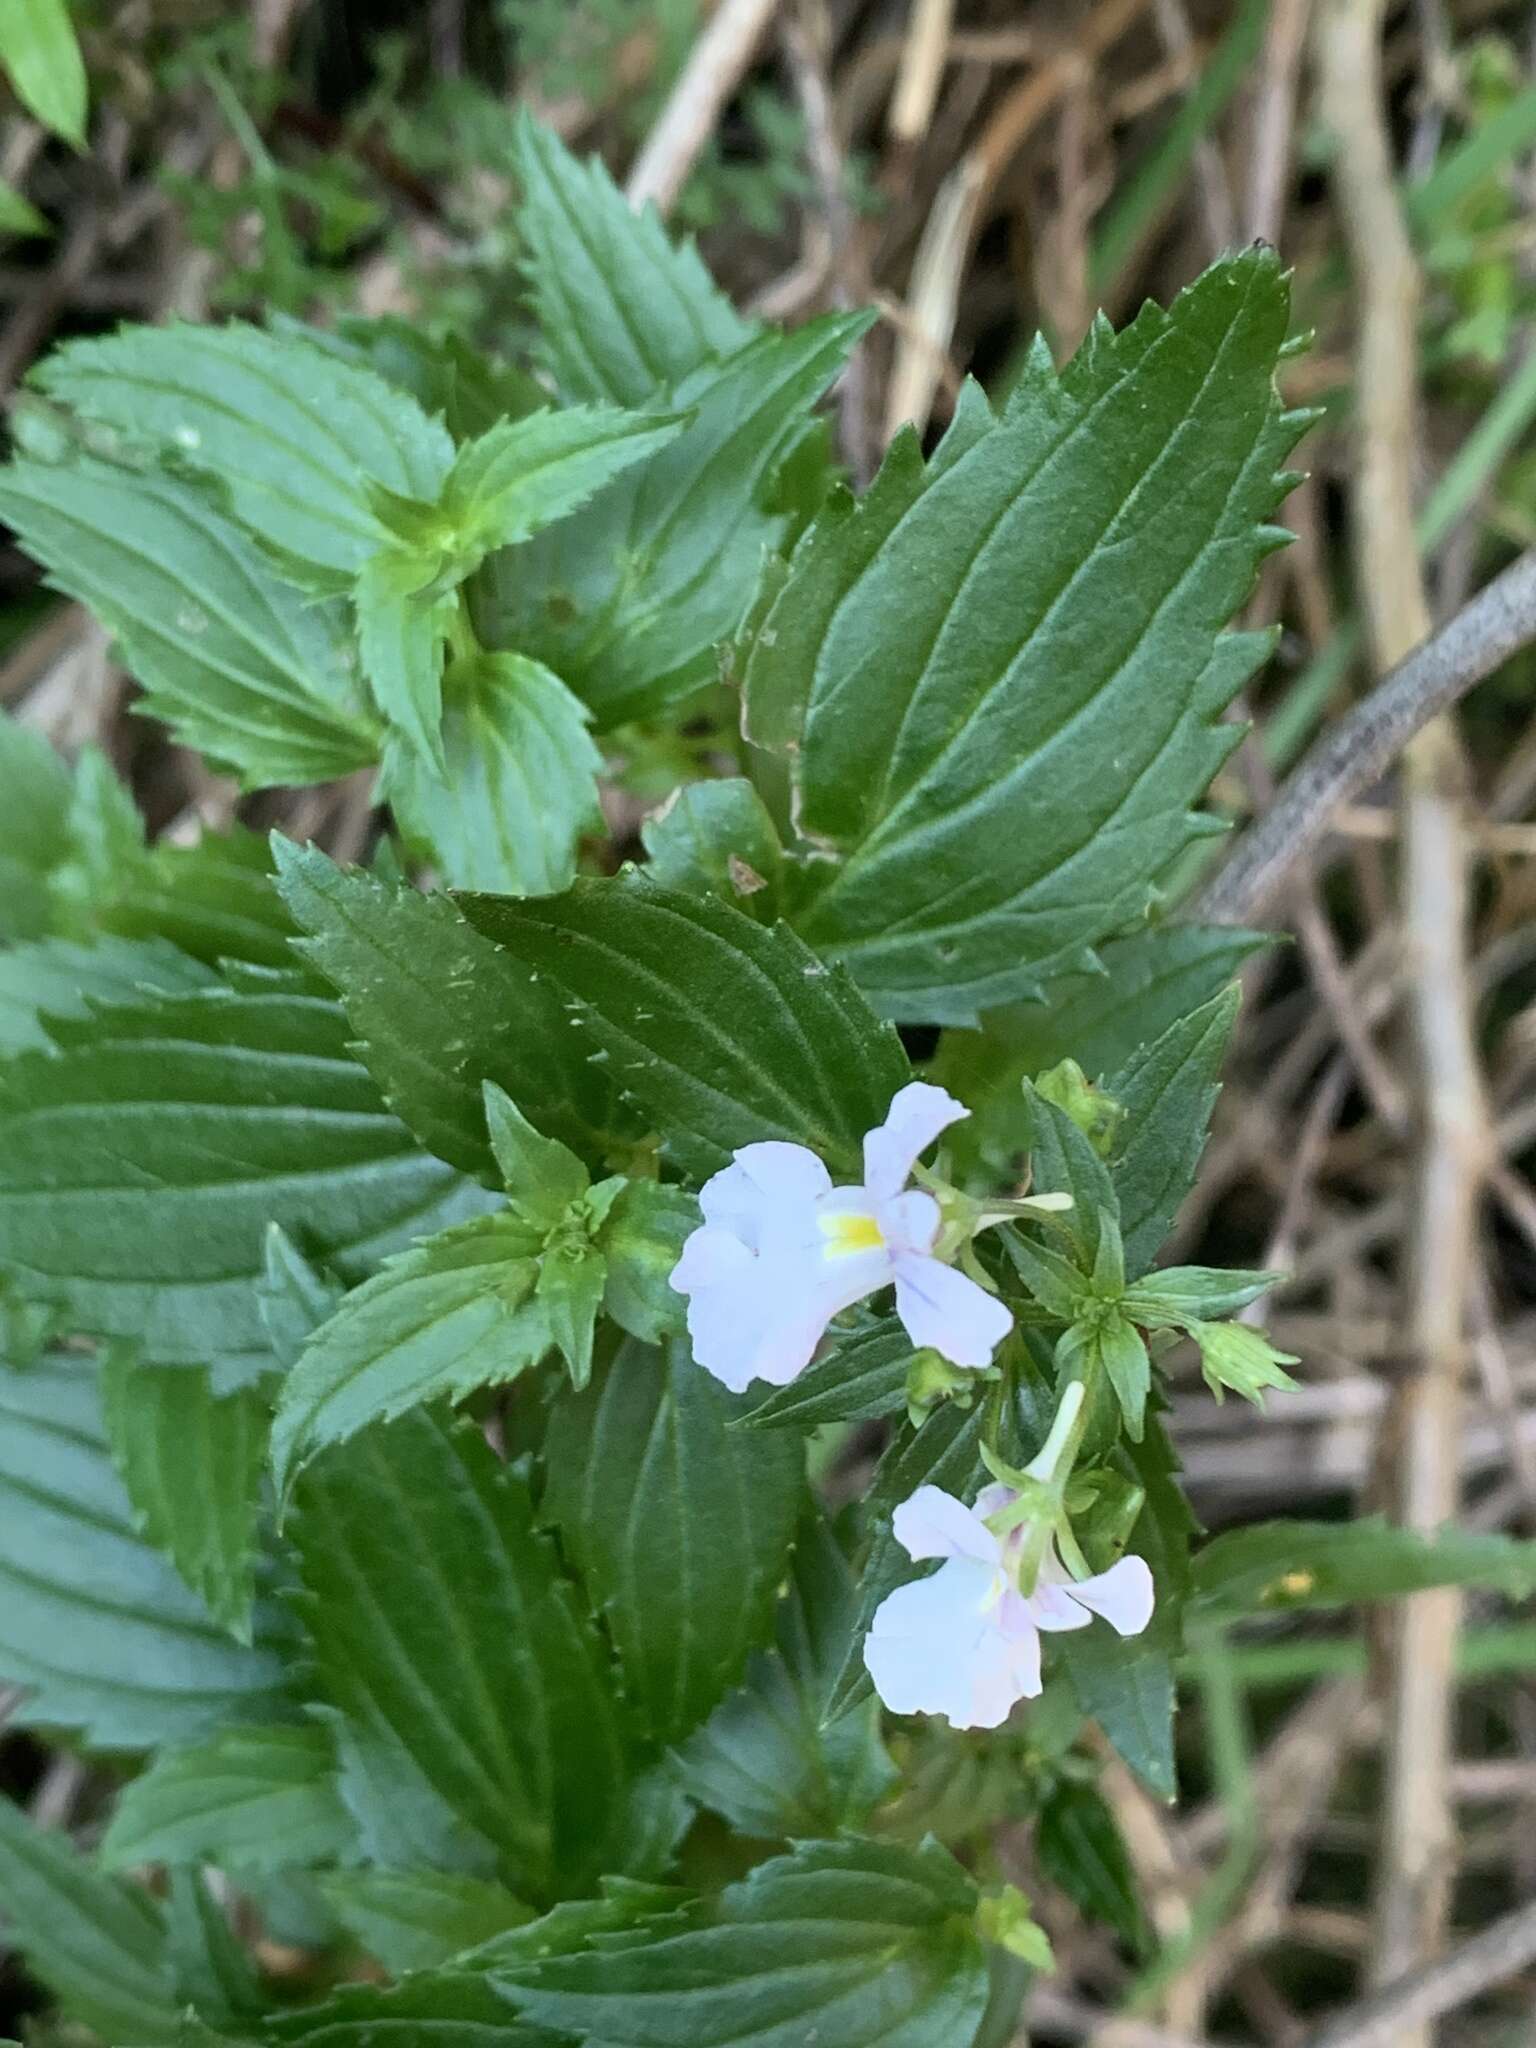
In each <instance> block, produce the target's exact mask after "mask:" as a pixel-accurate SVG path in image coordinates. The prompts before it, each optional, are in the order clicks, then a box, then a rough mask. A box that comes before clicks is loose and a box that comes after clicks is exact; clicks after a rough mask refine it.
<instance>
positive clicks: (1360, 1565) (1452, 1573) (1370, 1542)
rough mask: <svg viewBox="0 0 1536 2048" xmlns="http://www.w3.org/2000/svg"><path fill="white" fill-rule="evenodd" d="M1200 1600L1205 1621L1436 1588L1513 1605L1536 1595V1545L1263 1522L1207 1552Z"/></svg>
mask: <svg viewBox="0 0 1536 2048" xmlns="http://www.w3.org/2000/svg"><path fill="white" fill-rule="evenodd" d="M1193 1581H1194V1583H1193V1600H1194V1604H1195V1608H1196V1610H1197V1611H1199V1612H1200V1613H1202V1614H1207V1613H1209V1614H1220V1615H1222V1616H1238V1615H1243V1614H1254V1613H1261V1612H1269V1611H1271V1610H1277V1609H1285V1608H1294V1607H1345V1606H1349V1605H1350V1604H1351V1603H1353V1602H1354V1601H1357V1600H1390V1599H1393V1598H1395V1597H1396V1596H1397V1595H1399V1594H1402V1593H1416V1592H1419V1591H1420V1590H1421V1589H1423V1588H1424V1587H1426V1586H1481V1587H1484V1588H1486V1589H1487V1590H1488V1591H1490V1592H1498V1593H1504V1594H1507V1595H1508V1596H1509V1597H1510V1598H1511V1599H1515V1600H1523V1599H1528V1598H1529V1597H1530V1595H1531V1594H1532V1592H1536V1543H1529V1542H1526V1543H1521V1542H1517V1541H1515V1540H1514V1539H1513V1538H1511V1537H1508V1536H1498V1535H1485V1534H1483V1533H1481V1532H1479V1531H1476V1530H1471V1529H1451V1528H1447V1529H1442V1530H1440V1531H1438V1532H1437V1533H1436V1534H1435V1535H1433V1536H1422V1535H1420V1534H1419V1533H1418V1531H1417V1530H1413V1529H1399V1528H1395V1527H1394V1526H1393V1525H1392V1524H1391V1523H1389V1522H1386V1521H1383V1520H1382V1519H1381V1518H1380V1517H1379V1516H1373V1517H1371V1518H1370V1519H1369V1520H1366V1521H1360V1522H1257V1523H1255V1524H1253V1525H1252V1526H1251V1527H1249V1528H1246V1529H1233V1530H1230V1531H1229V1532H1228V1533H1227V1534H1226V1535H1225V1536H1218V1537H1217V1538H1216V1539H1215V1541H1214V1542H1212V1543H1207V1544H1206V1545H1205V1546H1204V1548H1203V1549H1201V1550H1200V1551H1198V1552H1197V1553H1196V1556H1195V1560H1194V1567H1193Z"/></svg>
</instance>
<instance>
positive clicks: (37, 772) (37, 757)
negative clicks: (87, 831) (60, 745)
mask: <svg viewBox="0 0 1536 2048" xmlns="http://www.w3.org/2000/svg"><path fill="white" fill-rule="evenodd" d="M70 795H71V791H70V779H69V774H68V771H67V770H66V768H65V766H64V763H63V762H62V761H61V760H60V759H59V757H58V755H57V754H56V753H55V752H54V750H53V748H52V747H51V746H49V744H48V742H47V740H45V739H44V738H43V736H42V734H41V733H37V732H33V731H32V730H31V728H30V727H29V726H25V725H22V724H21V723H20V722H19V721H18V720H17V719H15V718H13V717H12V716H11V714H10V713H9V712H8V711H3V710H0V939H6V940H11V941H14V940H18V939H41V938H43V937H45V936H46V935H47V934H48V932H49V931H51V930H52V928H53V921H54V906H53V899H52V895H51V892H50V890H49V887H48V878H49V875H50V874H51V872H52V870H53V869H54V868H56V867H58V866H59V865H60V863H61V862H63V861H64V860H66V859H67V858H68V856H69V850H70V837H69V811H70Z"/></svg>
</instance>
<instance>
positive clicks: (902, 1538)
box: [864, 1486, 1153, 1728]
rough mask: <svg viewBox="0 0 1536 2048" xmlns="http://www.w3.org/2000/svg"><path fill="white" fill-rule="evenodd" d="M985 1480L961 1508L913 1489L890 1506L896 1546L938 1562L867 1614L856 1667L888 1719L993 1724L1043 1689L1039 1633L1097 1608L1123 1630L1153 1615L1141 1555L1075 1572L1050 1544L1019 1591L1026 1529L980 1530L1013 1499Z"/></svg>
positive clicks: (1083, 1620) (1130, 1631) (943, 1496)
mask: <svg viewBox="0 0 1536 2048" xmlns="http://www.w3.org/2000/svg"><path fill="white" fill-rule="evenodd" d="M1018 1497H1019V1496H1018V1495H1017V1494H1016V1493H1015V1492H1014V1490H1013V1488H1012V1487H1009V1486H989V1487H987V1489H986V1490H985V1492H983V1493H982V1494H981V1495H980V1496H979V1497H978V1499H977V1502H976V1505H975V1507H974V1508H968V1507H966V1506H965V1505H964V1503H963V1502H961V1501H958V1500H956V1499H955V1498H954V1496H953V1495H952V1494H948V1493H943V1492H941V1491H940V1490H939V1488H938V1487H936V1486H920V1487H919V1488H918V1490H917V1492H916V1493H914V1494H913V1496H912V1498H911V1499H910V1500H908V1501H904V1502H903V1503H902V1505H901V1506H900V1507H899V1508H898V1509H897V1510H896V1513H895V1516H894V1518H893V1521H892V1527H893V1529H894V1531H895V1534H896V1539H897V1541H898V1542H899V1543H900V1544H901V1546H902V1548H903V1549H904V1550H905V1551H906V1552H907V1555H908V1556H909V1557H911V1558H912V1559H914V1560H917V1559H921V1558H929V1557H942V1558H943V1559H945V1563H944V1564H942V1565H941V1566H940V1568H939V1569H938V1571H936V1572H935V1573H934V1574H933V1575H932V1577H931V1578H926V1579H918V1580H917V1581H915V1582H914V1583H913V1584H912V1585H909V1586H898V1587H897V1589H896V1591H895V1592H894V1593H890V1594H888V1595H887V1596H886V1598H885V1599H884V1600H882V1601H881V1603H880V1605H879V1606H878V1607H877V1608H876V1609H875V1616H874V1620H873V1621H872V1623H871V1624H870V1630H869V1634H868V1635H867V1636H866V1637H865V1639H864V1662H865V1664H866V1665H867V1666H868V1669H869V1675H870V1677H871V1678H872V1679H873V1680H874V1682H875V1690H876V1692H878V1693H879V1695H880V1697H881V1699H882V1700H884V1702H885V1704H886V1705H887V1706H888V1707H889V1708H890V1709H891V1711H892V1712H893V1713H896V1714H943V1715H944V1716H945V1718H946V1719H947V1720H948V1721H949V1723H950V1725H951V1726H952V1727H955V1728H996V1727H997V1726H998V1725H999V1723H1001V1722H1003V1721H1005V1720H1006V1719H1007V1718H1008V1715H1009V1714H1010V1713H1011V1711H1012V1710H1013V1708H1014V1706H1015V1705H1016V1704H1017V1702H1018V1701H1019V1700H1029V1699H1034V1698H1035V1697H1036V1696H1037V1695H1038V1693H1039V1691H1040V1637H1041V1634H1042V1633H1043V1632H1049V1631H1051V1630H1053V1629H1073V1628H1087V1627H1088V1625H1089V1623H1090V1622H1091V1621H1092V1620H1093V1617H1094V1616H1095V1615H1096V1614H1098V1615H1102V1616H1103V1618H1104V1619H1105V1620H1106V1621H1107V1622H1108V1623H1109V1624H1110V1626H1111V1627H1112V1628H1114V1629H1116V1630H1117V1631H1118V1632H1119V1633H1120V1634H1121V1635H1122V1636H1134V1635H1140V1633H1141V1631H1142V1630H1143V1629H1144V1628H1145V1627H1146V1625H1147V1623H1148V1622H1149V1621H1150V1620H1151V1619H1152V1598H1153V1593H1152V1574H1151V1572H1150V1571H1149V1570H1148V1569H1147V1564H1146V1560H1145V1559H1144V1558H1140V1557H1122V1558H1121V1560H1120V1562H1119V1563H1118V1564H1115V1565H1111V1566H1110V1568H1109V1570H1108V1571H1107V1572H1099V1573H1097V1574H1096V1575H1095V1576H1094V1577H1092V1578H1086V1579H1074V1578H1073V1577H1072V1575H1071V1573H1070V1572H1068V1570H1067V1569H1066V1567H1065V1565H1063V1563H1062V1562H1061V1559H1060V1557H1059V1556H1058V1555H1057V1551H1056V1545H1055V1542H1054V1541H1047V1542H1046V1545H1045V1549H1044V1555H1043V1558H1042V1560H1041V1562H1040V1566H1039V1572H1038V1576H1037V1577H1036V1578H1035V1581H1034V1584H1033V1586H1032V1587H1031V1589H1030V1591H1029V1592H1028V1593H1024V1592H1022V1591H1021V1590H1020V1584H1019V1572H1020V1565H1021V1562H1022V1556H1023V1553H1024V1552H1025V1551H1026V1550H1027V1549H1028V1548H1029V1537H1030V1534H1031V1525H1030V1524H1029V1523H1028V1522H1024V1523H1021V1524H1018V1525H1016V1526H1015V1527H1013V1528H1012V1529H1009V1530H1008V1531H1007V1533H1006V1534H1005V1535H1003V1536H998V1535H997V1534H996V1533H995V1532H994V1531H993V1530H992V1529H991V1528H989V1527H988V1526H987V1524H988V1518H989V1517H996V1516H1000V1515H1001V1514H1002V1513H1003V1511H1005V1510H1006V1509H1008V1508H1010V1507H1011V1506H1012V1505H1013V1503H1014V1502H1015V1501H1016V1500H1017V1499H1018Z"/></svg>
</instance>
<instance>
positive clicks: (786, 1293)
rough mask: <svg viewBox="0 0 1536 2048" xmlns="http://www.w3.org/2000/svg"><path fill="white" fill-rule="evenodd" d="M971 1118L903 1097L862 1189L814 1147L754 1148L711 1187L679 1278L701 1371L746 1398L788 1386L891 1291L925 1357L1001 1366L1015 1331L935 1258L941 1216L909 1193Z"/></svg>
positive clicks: (912, 1089) (925, 1198)
mask: <svg viewBox="0 0 1536 2048" xmlns="http://www.w3.org/2000/svg"><path fill="white" fill-rule="evenodd" d="M969 1114H970V1112H969V1110H967V1109H966V1108H964V1106H963V1105H962V1104H960V1103H958V1102H956V1100H955V1099H954V1097H953V1096H952V1095H949V1094H947V1093H946V1092H945V1090H944V1089H942V1088H934V1087H930V1086H929V1085H928V1083H926V1082H924V1081H913V1082H911V1083H909V1084H908V1086H907V1087H905V1088H902V1089H900V1090H899V1091H898V1092H897V1094H896V1095H895V1096H894V1097H893V1099H892V1102H891V1107H890V1110H889V1112H888V1114H887V1116H886V1119H885V1122H884V1123H883V1124H881V1125H880V1126H879V1127H878V1129H876V1130H873V1131H871V1132H870V1133H869V1135H868V1136H867V1137H866V1138H865V1140H864V1184H863V1186H862V1187H843V1188H839V1187H834V1186H833V1185H832V1176H831V1175H830V1174H829V1173H828V1172H827V1169H826V1167H825V1166H824V1165H823V1164H822V1162H821V1161H820V1160H819V1159H818V1158H817V1156H816V1154H815V1153H814V1152H811V1151H808V1150H807V1148H806V1147H805V1146H804V1145H788V1144H784V1143H780V1142H773V1141H770V1142H767V1143H764V1144H759V1145H743V1146H742V1147H741V1149H740V1151H738V1152H737V1153H736V1155H735V1157H734V1159H733V1160H732V1163H731V1164H730V1165H729V1166H727V1167H725V1168H724V1169H723V1170H722V1171H721V1172H719V1173H717V1174H715V1175H714V1177H713V1178H712V1179H711V1180H708V1181H706V1182H705V1184H704V1187H703V1189H702V1191H701V1192H700V1195H699V1207H700V1209H701V1210H702V1212H703V1215H704V1221H703V1224H702V1225H701V1226H700V1228H699V1229H697V1230H696V1231H694V1233H693V1235H692V1236H691V1237H690V1238H689V1239H688V1242H687V1243H686V1244H685V1245H684V1246H683V1255H682V1257H681V1258H680V1259H679V1260H678V1262H677V1265H676V1266H675V1267H674V1268H673V1271H672V1286H673V1287H674V1288H675V1289H676V1290H677V1292H678V1293H679V1294H685V1295H687V1297H688V1334H689V1335H690V1336H691V1337H692V1339H693V1355H694V1357H695V1358H696V1359H697V1360H698V1362H699V1364H700V1365H702V1366H704V1367H705V1368H706V1370H708V1371H709V1372H712V1373H713V1374H714V1375H715V1377H716V1379H718V1380H723V1381H724V1383H725V1384H726V1386H728V1387H730V1388H732V1389H733V1390H734V1391H735V1392H737V1393H740V1392H741V1390H742V1389H743V1388H744V1387H746V1386H747V1384H748V1383H749V1382H750V1381H751V1380H754V1379H762V1380H768V1381H770V1382H772V1384H773V1385H775V1386H785V1385H787V1383H788V1382H789V1381H790V1380H792V1379H793V1378H794V1377H795V1375H796V1374H797V1373H799V1372H801V1371H803V1370H804V1368H805V1367H806V1366H807V1365H809V1363H810V1361H811V1356H812V1354H813V1353H814V1351H815V1349H816V1346H817V1345H818V1344H819V1343H820V1341H821V1338H822V1334H823V1332H824V1331H825V1330H826V1327H827V1325H828V1323H830V1322H831V1320H832V1318H833V1317H834V1316H835V1315H838V1314H840V1313H841V1311H842V1310H843V1309H845V1308H851V1307H852V1306H853V1304H854V1302H856V1301H862V1300H863V1299H864V1297H865V1296H866V1295H868V1294H873V1293H874V1292H875V1291H876V1289H877V1288H880V1287H885V1286H888V1285H889V1284H890V1283H891V1282H892V1281H894V1282H895V1285H896V1313H897V1314H898V1315H899V1316H900V1318H901V1320H902V1322H903V1323H904V1324H905V1326H906V1331H907V1335H908V1336H909V1337H910V1338H911V1339H912V1342H913V1344H914V1345H915V1346H917V1347H918V1348H919V1349H921V1348H922V1347H923V1346H925V1345H930V1346H932V1348H933V1349H934V1350H935V1351H938V1352H941V1353H942V1354H943V1355H944V1357H945V1358H947V1359H948V1360H949V1361H950V1363H951V1364H953V1365H962V1366H969V1367H973V1368H974V1367H979V1366H984V1365H986V1364H988V1363H989V1362H990V1360H991V1357H992V1353H993V1352H994V1350H996V1348H997V1346H998V1345H999V1344H1000V1343H1001V1342H1002V1340H1003V1338H1004V1337H1005V1336H1006V1335H1007V1334H1008V1331H1009V1330H1010V1329H1011V1328H1012V1326H1013V1318H1012V1317H1011V1316H1010V1315H1009V1313H1008V1311H1007V1309H1006V1308H1004V1306H1003V1304H1002V1303H1001V1302H1000V1301H998V1300H997V1298H996V1297H995V1296H994V1295H991V1294H988V1292H987V1291H986V1289H985V1288H984V1287H980V1286H978V1285H977V1283H976V1282H975V1281H974V1280H970V1279H967V1277H966V1276H965V1274H963V1273H959V1272H956V1270H955V1269H954V1267H953V1266H946V1265H945V1264H944V1263H943V1261H942V1260H940V1259H936V1258H934V1257H933V1256H932V1252H933V1247H934V1243H935V1241H936V1239H937V1237H938V1234H939V1221H940V1218H939V1205H938V1203H937V1202H936V1201H935V1200H934V1198H933V1196H932V1195H929V1194H925V1193H923V1192H922V1190H920V1189H909V1188H908V1187H907V1185H906V1182H907V1178H908V1176H909V1174H910V1173H911V1171H912V1168H913V1167H914V1165H915V1164H916V1163H917V1158H918V1155H919V1153H921V1152H922V1151H923V1150H924V1149H925V1148H926V1147H927V1146H929V1145H931V1144H932V1143H933V1141H934V1139H935V1138H936V1137H937V1136H938V1135H939V1133H940V1131H942V1130H944V1129H945V1128H946V1127H947V1126H948V1125H950V1124H952V1123H954V1122H955V1121H956V1120H957V1119H958V1118H960V1117H964V1116H968V1115H969Z"/></svg>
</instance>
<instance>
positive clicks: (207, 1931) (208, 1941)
mask: <svg viewBox="0 0 1536 2048" xmlns="http://www.w3.org/2000/svg"><path fill="white" fill-rule="evenodd" d="M169 1879H170V1882H169V1886H168V1888H167V1896H166V1900H165V1908H164V1910H165V1933H166V1963H167V1967H168V1968H169V1970H170V1974H171V1981H172V1983H173V1984H174V1985H175V1987H176V1996H177V1999H178V2000H179V2002H180V2004H181V2006H182V2010H183V2012H185V2011H186V2010H187V2008H188V2007H191V2008H193V2009H194V2010H195V2011H196V2012H197V2014H198V2016H199V2018H200V2019H204V2020H212V2021H214V2022H215V2023H216V2024H217V2025H219V2026H238V2025H241V2024H242V2023H248V2022H250V2021H252V2020H257V2019H259V2018H260V2016H261V2014H262V2013H263V2012H264V2011H265V2009H266V2004H267V2001H266V1998H265V1995H264V1993H263V1991H262V1987H261V1982H260V1979H259V1978H258V1977H257V1975H256V1966H255V1964H254V1963H253V1962H252V1960H251V1958H250V1957H249V1955H247V1953H246V1951H245V1949H244V1947H243V1946H242V1944H241V1943H240V1941H239V1940H238V1939H237V1938H236V1935H235V1931H234V1929H233V1928H232V1927H231V1926H230V1923H229V1915H228V1913H227V1912H226V1910H225V1908H224V1906H223V1905H222V1904H220V1902H219V1900H218V1899H216V1898H215V1897H214V1894H213V1890H212V1887H211V1885H210V1883H209V1873H206V1872H204V1871H201V1870H173V1871H171V1872H170V1873H169Z"/></svg>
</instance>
